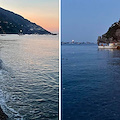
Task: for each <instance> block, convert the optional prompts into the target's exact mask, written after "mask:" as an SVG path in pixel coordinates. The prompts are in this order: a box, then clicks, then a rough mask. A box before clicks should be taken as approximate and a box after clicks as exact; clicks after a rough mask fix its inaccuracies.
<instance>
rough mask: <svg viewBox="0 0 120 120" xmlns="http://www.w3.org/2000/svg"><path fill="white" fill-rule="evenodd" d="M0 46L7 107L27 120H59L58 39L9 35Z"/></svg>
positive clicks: (3, 87)
mask: <svg viewBox="0 0 120 120" xmlns="http://www.w3.org/2000/svg"><path fill="white" fill-rule="evenodd" d="M0 43H1V44H2V48H1V53H0V59H2V61H3V63H4V67H5V69H3V70H2V75H1V76H2V77H3V79H2V80H0V89H2V91H4V92H5V93H4V96H5V100H6V104H7V106H8V107H9V108H13V109H14V110H15V111H17V112H18V113H19V114H20V115H21V116H23V119H25V120H40V119H43V120H44V119H45V120H47V119H48V120H53V119H58V36H45V35H25V36H18V35H7V36H4V37H3V36H2V37H1V40H0ZM6 94H7V95H6ZM6 96H7V97H6ZM5 111H6V113H7V114H9V116H10V117H11V119H12V120H13V119H15V114H13V115H12V113H11V111H9V110H6V109H5ZM17 117H19V116H17ZM16 119H18V118H16Z"/></svg>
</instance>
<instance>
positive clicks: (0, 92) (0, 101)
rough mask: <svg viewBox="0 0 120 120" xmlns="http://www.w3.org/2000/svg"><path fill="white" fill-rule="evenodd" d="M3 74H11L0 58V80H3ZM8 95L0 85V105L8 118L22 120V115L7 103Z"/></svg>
mask: <svg viewBox="0 0 120 120" xmlns="http://www.w3.org/2000/svg"><path fill="white" fill-rule="evenodd" d="M4 74H6V75H7V76H10V77H11V76H13V75H12V74H11V73H9V69H7V67H6V66H5V65H4V63H3V61H2V60H1V59H0V81H1V82H3V81H4ZM9 98H10V95H9V93H8V92H7V91H5V89H4V85H0V106H1V108H2V110H3V112H4V113H5V114H6V115H7V116H8V117H9V120H23V116H21V115H20V114H19V113H18V112H17V111H15V110H14V109H13V108H11V107H9V106H8V105H7V101H8V100H9Z"/></svg>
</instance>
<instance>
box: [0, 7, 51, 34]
mask: <svg viewBox="0 0 120 120" xmlns="http://www.w3.org/2000/svg"><path fill="white" fill-rule="evenodd" d="M21 33H22V34H52V33H50V32H49V31H47V30H45V29H44V28H42V27H41V26H39V25H36V24H35V23H32V22H30V21H29V20H27V19H24V18H23V17H22V16H20V15H18V14H15V13H13V12H11V11H8V10H5V9H3V8H0V34H21Z"/></svg>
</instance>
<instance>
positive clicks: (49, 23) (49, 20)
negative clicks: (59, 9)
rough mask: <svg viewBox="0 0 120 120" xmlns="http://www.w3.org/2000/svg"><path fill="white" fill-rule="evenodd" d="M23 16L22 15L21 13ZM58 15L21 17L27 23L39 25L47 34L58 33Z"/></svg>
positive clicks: (26, 15)
mask: <svg viewBox="0 0 120 120" xmlns="http://www.w3.org/2000/svg"><path fill="white" fill-rule="evenodd" d="M22 14H23V13H22ZM58 16H59V15H57V16H49V15H43V16H42V15H36V14H28V13H27V14H26V13H24V15H23V17H24V18H26V19H28V20H29V21H31V22H33V23H36V24H37V25H40V26H41V27H43V28H44V29H46V30H48V31H49V32H59V17H58Z"/></svg>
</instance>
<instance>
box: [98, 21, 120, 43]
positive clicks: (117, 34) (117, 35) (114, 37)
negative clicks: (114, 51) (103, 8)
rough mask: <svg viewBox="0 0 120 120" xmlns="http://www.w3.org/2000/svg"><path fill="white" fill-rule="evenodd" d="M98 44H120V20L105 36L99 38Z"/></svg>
mask: <svg viewBox="0 0 120 120" xmlns="http://www.w3.org/2000/svg"><path fill="white" fill-rule="evenodd" d="M97 42H98V44H99V43H112V42H115V43H116V42H120V20H119V21H118V22H115V23H114V24H112V26H111V27H110V28H109V29H108V31H107V32H106V33H105V34H103V35H102V36H98V40H97Z"/></svg>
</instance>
